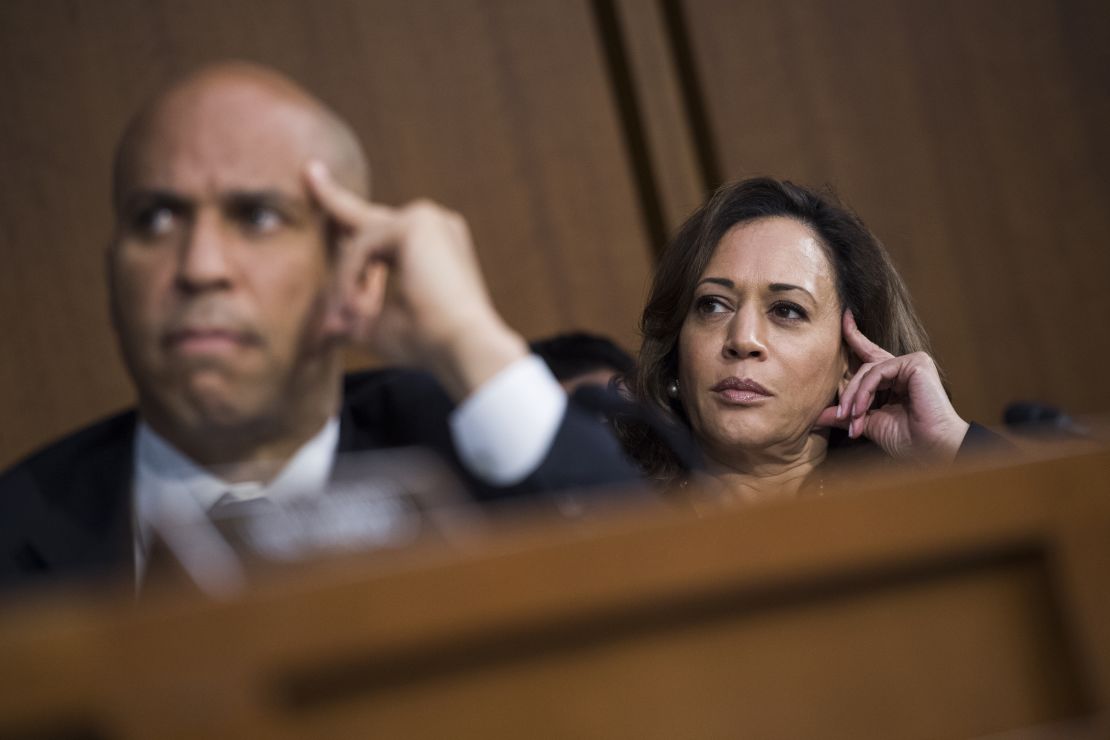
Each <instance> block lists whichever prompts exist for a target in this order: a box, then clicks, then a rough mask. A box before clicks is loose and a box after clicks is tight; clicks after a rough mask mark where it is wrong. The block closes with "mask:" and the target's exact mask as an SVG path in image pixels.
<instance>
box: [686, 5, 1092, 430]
mask: <svg viewBox="0 0 1110 740" xmlns="http://www.w3.org/2000/svg"><path fill="white" fill-rule="evenodd" d="M672 7H673V6H672ZM677 7H678V9H679V11H680V15H681V18H682V19H683V21H684V22H685V25H686V31H687V34H688V41H689V48H690V49H691V57H692V60H691V61H692V67H693V69H694V70H695V76H696V81H697V83H699V85H700V87H701V89H702V92H703V99H702V104H703V105H704V113H705V118H706V120H707V121H708V128H709V136H710V137H711V138H712V141H711V142H709V143H710V145H711V146H710V147H709V149H711V150H713V151H716V152H717V153H718V156H719V160H720V161H719V165H720V170H721V172H722V174H723V175H724V176H725V177H726V178H728V179H732V178H738V177H742V176H749V175H753V174H771V175H775V176H779V177H786V178H790V179H794V180H796V181H798V182H801V183H806V184H815V185H820V184H824V183H831V184H832V185H833V186H835V188H836V189H837V190H838V192H839V193H840V194H841V196H842V197H843V198H844V199H845V200H846V201H847V202H848V203H849V205H851V206H852V207H854V208H855V209H856V210H857V211H858V212H859V213H860V214H861V215H862V216H863V217H864V219H865V220H866V221H867V222H868V223H869V225H870V226H871V227H872V228H873V229H874V231H875V232H876V233H877V234H878V235H879V236H880V238H881V239H883V241H884V243H885V244H886V245H887V247H888V248H889V250H890V251H891V253H892V254H893V255H894V258H895V261H896V262H897V263H898V265H899V267H900V268H901V269H902V271H903V274H904V275H905V276H906V278H907V281H908V282H909V284H910V287H911V290H912V291H913V294H914V297H915V300H916V302H917V305H918V307H919V309H920V312H921V314H922V315H923V318H924V320H925V322H926V325H927V326H928V328H929V329H930V332H931V335H932V337H933V339H934V344H935V350H936V353H937V355H938V359H939V360H940V362H941V363H942V364H943V365H944V366H945V368H946V369H947V371H948V373H949V376H950V380H951V383H952V387H953V391H954V394H955V398H956V402H957V407H958V408H959V409H960V410H961V411H963V412H964V413H965V414H966V415H968V416H970V417H974V418H977V419H980V420H982V421H987V422H994V421H997V420H998V415H999V413H1000V411H1001V409H1002V407H1003V405H1004V404H1005V403H1007V402H1009V401H1011V400H1015V399H1019V398H1032V399H1038V400H1042V401H1047V402H1052V403H1057V404H1061V405H1063V406H1064V407H1066V408H1067V409H1069V410H1071V411H1073V412H1106V411H1110V384H1108V383H1106V382H1105V378H1104V376H1105V368H1106V367H1107V366H1108V365H1110V331H1108V329H1107V320H1108V319H1110V291H1108V290H1107V288H1106V283H1107V279H1108V278H1110V249H1108V246H1110V245H1108V243H1107V234H1110V208H1107V206H1106V203H1107V201H1108V200H1110V147H1108V144H1107V140H1106V131H1107V130H1110V52H1108V48H1110V46H1108V45H1107V44H1106V39H1107V38H1110V33H1108V32H1110V6H1107V5H1106V4H1105V3H1097V2H1085V1H1080V0H1068V1H1066V2H1050V1H1049V0H1020V1H1013V0H979V1H977V2H964V1H963V0H938V1H937V2H929V3H921V2H916V0H897V1H895V2H890V1H889V0H793V1H792V2H788V3H779V2H772V1H770V0H681V2H679V3H677Z"/></svg>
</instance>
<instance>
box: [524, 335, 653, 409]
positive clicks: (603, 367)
mask: <svg viewBox="0 0 1110 740" xmlns="http://www.w3.org/2000/svg"><path fill="white" fill-rule="evenodd" d="M529 347H530V348H531V350H532V352H533V353H535V354H536V355H538V356H539V357H540V359H541V360H543V361H544V362H545V363H547V367H548V368H550V370H551V372H552V374H554V375H555V379H556V380H558V381H559V384H560V385H562V386H563V389H564V390H566V392H567V393H568V394H573V393H574V391H575V390H576V389H577V388H578V387H579V386H581V385H583V384H593V385H600V386H604V387H609V385H610V384H611V383H613V382H614V381H615V382H616V383H618V384H621V385H623V383H624V381H625V380H626V379H627V378H628V377H629V376H630V375H631V374H632V371H633V370H634V368H635V365H636V362H635V360H633V359H632V356H631V355H629V354H628V353H627V352H625V351H624V350H623V349H621V348H620V346H619V345H618V344H617V343H616V342H614V341H613V340H612V339H609V338H607V337H603V336H599V335H597V334H590V333H588V332H583V331H577V332H567V333H564V334H556V335H555V336H552V337H547V338H544V339H537V340H534V341H532V342H531V343H530V345H529Z"/></svg>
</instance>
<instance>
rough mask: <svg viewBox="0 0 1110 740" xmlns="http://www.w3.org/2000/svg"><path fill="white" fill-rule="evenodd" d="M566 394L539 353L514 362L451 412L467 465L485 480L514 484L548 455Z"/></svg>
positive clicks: (454, 434)
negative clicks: (538, 355)
mask: <svg viewBox="0 0 1110 740" xmlns="http://www.w3.org/2000/svg"><path fill="white" fill-rule="evenodd" d="M566 408H567V394H566V393H565V392H564V391H563V387H562V386H561V385H559V382H558V381H557V380H555V376H554V375H552V374H551V371H550V370H549V369H548V368H547V365H545V364H544V362H543V360H541V359H540V358H539V357H537V356H536V355H529V356H528V357H524V358H521V359H519V360H517V361H516V362H514V363H512V364H511V365H509V366H508V367H506V368H505V369H504V370H502V371H501V372H499V373H498V374H497V375H495V376H493V377H492V378H490V379H489V380H488V381H486V382H485V383H484V384H483V385H482V386H481V387H480V388H479V389H478V390H476V391H474V393H472V394H470V396H469V397H468V398H467V399H466V400H464V401H463V402H462V403H461V404H460V405H459V407H458V408H457V409H455V410H454V411H453V412H452V413H451V418H450V425H451V437H452V439H453V440H454V442H455V449H456V450H457V451H458V453H459V457H460V458H461V459H462V462H463V465H465V466H466V467H467V469H468V470H469V471H470V472H471V473H473V474H474V475H476V476H478V477H479V478H481V479H482V480H484V481H485V482H486V483H489V484H491V485H495V486H510V485H513V484H514V483H519V482H520V481H522V480H524V479H525V478H527V477H528V476H529V475H530V474H531V473H533V472H534V471H535V470H536V468H538V467H539V466H540V463H542V462H543V459H544V458H545V457H547V453H548V451H549V450H550V449H551V444H552V442H553V441H554V439H555V434H556V433H557V432H558V431H559V425H560V424H561V423H562V421H563V414H564V413H565V412H566Z"/></svg>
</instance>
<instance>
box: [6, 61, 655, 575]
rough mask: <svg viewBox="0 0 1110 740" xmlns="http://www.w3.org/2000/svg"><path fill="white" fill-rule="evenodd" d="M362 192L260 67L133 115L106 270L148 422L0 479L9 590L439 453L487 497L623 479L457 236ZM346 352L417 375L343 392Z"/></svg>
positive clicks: (59, 451) (614, 453)
mask: <svg viewBox="0 0 1110 740" xmlns="http://www.w3.org/2000/svg"><path fill="white" fill-rule="evenodd" d="M367 173H368V169H367V165H366V162H365V158H364V156H363V154H362V150H361V146H360V145H359V143H358V141H357V139H356V137H355V136H354V134H353V133H352V132H351V130H350V129H349V127H348V126H347V125H346V124H345V123H344V122H343V121H342V120H341V119H339V118H338V116H336V115H335V114H334V113H333V112H332V111H331V110H329V109H328V108H327V107H326V106H324V105H323V104H322V103H321V102H319V101H318V100H316V99H315V98H314V97H312V96H311V95H309V94H308V93H307V92H306V91H304V90H303V89H301V88H299V87H298V86H296V85H295V84H294V83H292V82H291V81H289V80H288V79H285V78H284V77H281V76H280V75H277V74H276V73H274V72H272V71H270V70H266V69H263V68H259V67H256V66H252V65H247V64H239V63H236V64H221V65H217V66H214V67H210V68H207V69H204V70H201V71H200V72H198V73H196V74H194V75H192V76H190V77H188V78H186V79H184V80H182V81H181V82H179V83H177V84H176V85H174V86H172V87H171V88H169V89H168V90H167V91H166V92H164V93H163V94H161V95H159V96H157V97H156V98H155V99H154V100H153V101H152V102H151V103H150V104H149V105H147V106H146V107H145V108H144V109H143V110H142V111H141V112H140V113H139V114H138V115H137V116H136V117H135V119H134V120H133V121H132V122H131V124H130V125H129V126H128V128H127V130H126V132H125V134H124V135H123V137H122V139H121V141H120V144H119V148H118V151H117V155H116V161H115V172H114V181H113V193H114V206H115V213H116V232H115V236H114V238H113V241H112V244H111V247H110V248H109V251H108V255H107V257H108V275H109V282H110V286H109V287H110V291H109V292H110V296H111V310H112V319H113V324H114V327H115V330H116V335H117V337H118V340H119V345H120V349H121V352H122V355H123V358H124V360H125V364H126V366H127V368H128V370H129V372H130V375H131V377H132V379H133V381H134V383H135V387H136V390H137V396H138V408H137V411H136V412H128V413H126V414H123V415H121V416H118V417H115V418H113V419H110V420H108V421H106V422H102V423H100V424H97V425H95V426H93V427H90V428H88V429H86V430H83V431H81V432H78V433H76V434H75V435H72V436H71V437H68V438H66V439H64V440H62V441H61V442H59V443H57V444H55V445H53V446H51V447H49V448H47V449H46V450H44V451H42V452H40V453H38V454H36V455H34V456H32V457H31V458H29V459H28V460H26V461H24V462H23V463H21V464H20V465H17V466H16V467H15V468H13V469H12V470H10V471H8V472H7V473H5V474H4V475H3V476H2V477H0V581H7V582H11V581H14V580H42V579H44V578H54V577H55V576H61V575H71V574H85V573H89V572H104V571H117V572H118V571H121V570H127V569H130V568H135V569H137V571H138V572H140V573H141V572H142V569H143V565H144V562H145V557H146V552H147V548H148V547H149V545H150V527H151V522H153V521H163V522H164V521H166V520H167V519H168V520H170V521H181V522H187V521H188V520H190V518H195V517H197V516H203V515H204V513H205V512H206V511H207V510H208V509H209V508H210V507H211V506H213V505H214V504H215V503H216V502H217V500H219V501H224V500H226V499H227V498H228V497H231V498H232V499H236V500H243V499H254V498H268V499H271V500H275V501H278V502H281V501H286V500H293V499H295V498H297V497H302V496H308V495H313V492H318V491H319V490H321V489H322V488H323V484H324V483H326V480H327V478H328V476H329V475H330V472H331V470H332V468H333V465H334V463H335V459H336V455H337V453H339V452H345V451H353V450H362V449H373V448H381V447H390V446H397V445H411V444H421V445H424V446H429V447H432V448H434V449H437V450H438V451H440V452H441V453H442V454H444V455H446V456H447V457H448V458H449V459H450V460H452V461H453V462H454V463H455V464H456V466H457V468H458V470H459V471H460V473H461V474H462V475H463V476H464V477H465V478H467V480H468V481H469V482H470V484H471V487H472V489H473V490H474V491H475V492H476V493H477V495H479V496H480V497H496V496H501V495H507V494H510V493H513V492H518V491H526V490H537V489H540V490H542V489H551V488H558V487H561V486H569V485H595V484H605V483H612V482H616V481H621V480H628V479H630V478H632V477H633V474H632V471H631V469H630V468H629V467H628V466H627V465H626V463H625V462H624V461H623V458H622V456H621V455H620V453H619V450H618V448H617V445H616V443H615V441H614V440H613V439H612V438H611V437H610V436H609V435H608V433H607V431H606V430H605V428H604V426H603V425H601V424H599V423H597V422H596V421H595V420H594V419H593V418H592V417H591V415H589V414H586V413H581V414H580V413H578V412H577V411H576V410H575V409H574V408H573V407H571V406H568V404H567V401H566V398H565V395H563V394H562V392H561V391H560V390H559V389H558V385H557V384H556V383H555V381H554V379H553V378H552V377H551V376H550V374H548V373H547V371H546V370H545V369H544V368H543V366H542V363H541V362H540V361H539V360H538V359H536V358H534V357H532V356H530V355H529V354H528V351H527V346H526V344H525V342H524V341H523V339H522V338H521V337H520V336H519V335H518V334H517V333H516V332H514V331H513V330H512V329H511V328H509V327H508V326H507V325H506V324H505V323H504V322H503V321H502V319H501V317H500V316H499V315H498V314H497V313H496V311H495V310H494V309H493V307H492V304H491V302H490V300H489V297H488V295H487V293H486V290H485V288H484V286H483V283H482V279H481V275H480V272H479V270H478V266H477V262H476V259H475V255H474V252H473V248H472V245H471V242H470V237H469V234H468V232H467V228H466V224H465V222H464V221H463V220H462V219H461V217H459V216H458V215H457V214H454V213H451V212H449V211H447V210H445V209H443V208H441V207H440V206H437V205H435V204H432V203H428V202H417V203H413V204H409V205H407V206H404V207H400V208H391V207H387V206H383V205H379V204H375V203H372V202H370V201H369V200H368V199H367V193H368V184H367V182H368V174H367ZM349 342H357V343H360V344H362V345H365V346H367V347H369V348H370V349H372V350H373V351H374V352H376V353H377V354H378V355H379V356H382V357H384V358H386V359H388V360H390V361H393V362H395V363H397V364H401V365H406V366H410V367H416V368H420V369H422V370H423V371H425V372H424V373H418V372H408V371H379V372H372V373H365V374H361V375H358V376H354V377H351V378H348V379H347V380H346V381H344V377H343V372H342V357H341V351H342V347H343V345H345V344H347V343H349ZM345 382H346V387H345V386H344V383H345ZM456 406H457V407H456Z"/></svg>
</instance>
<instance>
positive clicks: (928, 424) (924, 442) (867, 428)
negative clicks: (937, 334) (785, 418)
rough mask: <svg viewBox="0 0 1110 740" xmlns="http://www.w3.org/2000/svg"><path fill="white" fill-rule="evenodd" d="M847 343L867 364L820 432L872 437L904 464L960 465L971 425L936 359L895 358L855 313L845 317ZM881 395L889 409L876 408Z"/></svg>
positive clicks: (824, 415) (824, 416)
mask: <svg viewBox="0 0 1110 740" xmlns="http://www.w3.org/2000/svg"><path fill="white" fill-rule="evenodd" d="M844 341H845V342H847V344H848V347H849V348H850V349H851V350H852V351H853V352H854V353H855V354H856V355H857V356H858V357H859V359H860V361H861V363H862V364H860V366H859V369H858V370H857V371H856V373H855V374H854V375H853V376H852V378H851V380H849V381H848V385H847V386H846V387H845V388H844V390H843V392H842V393H841V394H840V402H839V405H837V406H830V407H829V408H827V409H825V410H824V411H822V412H821V415H820V416H819V417H818V419H817V426H824V427H839V428H841V429H847V430H848V436H849V437H851V438H852V439H856V438H859V437H867V438H868V439H870V440H871V441H873V442H875V443H876V444H878V445H879V446H880V447H882V448H883V450H884V451H885V452H886V453H887V454H888V455H890V456H891V457H894V458H897V459H900V460H914V461H917V462H951V461H952V460H954V459H955V457H956V453H957V452H958V451H959V449H960V444H961V443H962V442H963V439H964V435H965V434H967V429H968V423H967V422H966V421H964V420H963V419H961V418H960V415H959V414H957V413H956V410H955V409H954V408H953V407H952V403H951V402H950V401H949V400H948V394H947V393H945V391H944V386H943V385H942V384H941V382H940V374H939V373H938V372H937V367H936V364H935V363H934V362H933V358H932V357H930V356H929V355H927V354H925V353H924V352H914V353H913V354H909V355H902V356H901V357H895V356H894V355H892V354H890V353H889V352H887V351H886V350H884V349H883V348H882V347H879V346H878V345H876V344H875V343H874V342H872V341H871V340H870V339H868V338H867V337H865V336H864V335H863V333H862V332H861V331H860V330H859V328H858V327H857V326H856V321H855V318H853V316H852V312H851V311H845V312H844ZM880 391H889V397H888V398H887V400H886V403H884V404H883V405H882V406H879V407H878V408H871V404H872V403H873V402H874V400H875V395H876V394H877V393H878V392H880Z"/></svg>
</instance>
